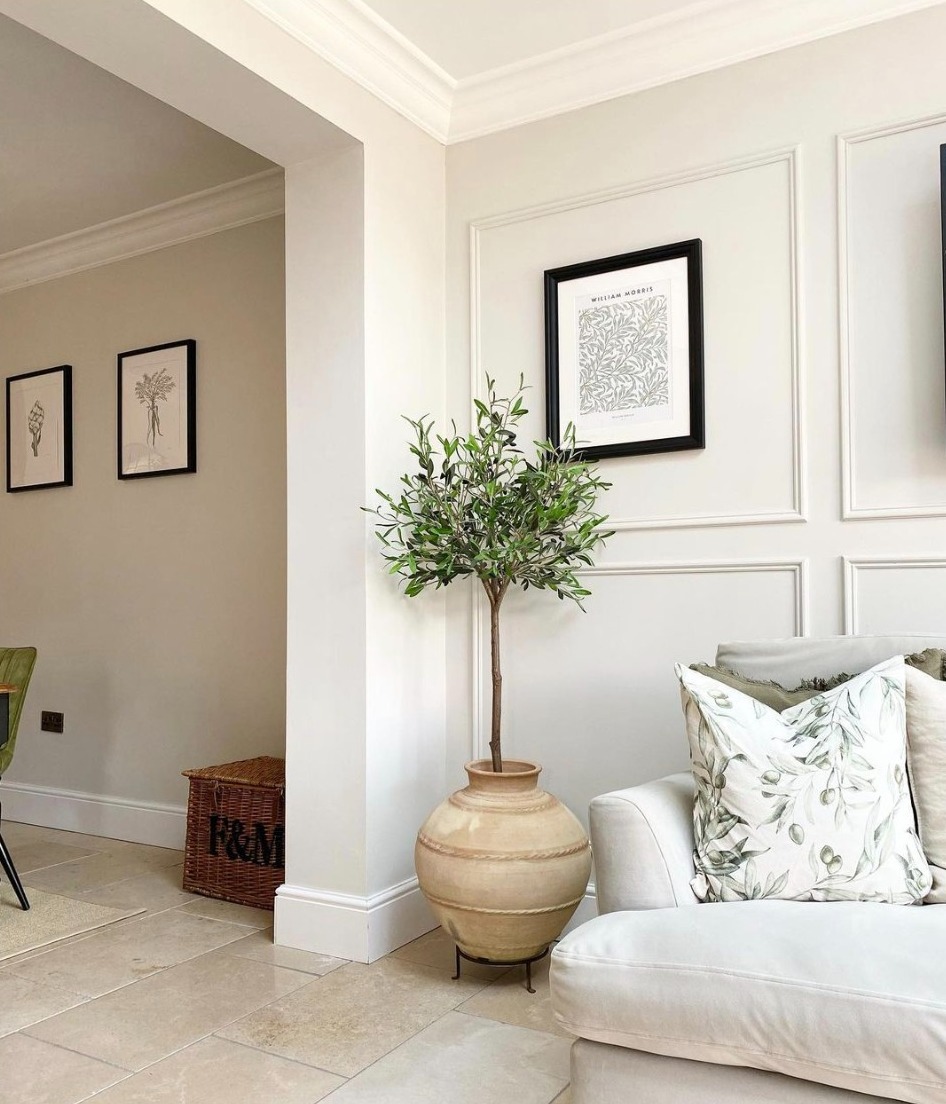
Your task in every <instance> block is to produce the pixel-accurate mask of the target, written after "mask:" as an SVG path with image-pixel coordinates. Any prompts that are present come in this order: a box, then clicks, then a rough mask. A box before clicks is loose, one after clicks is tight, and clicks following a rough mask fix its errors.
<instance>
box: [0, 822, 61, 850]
mask: <svg viewBox="0 0 946 1104" xmlns="http://www.w3.org/2000/svg"><path fill="white" fill-rule="evenodd" d="M48 831H49V829H48V828H40V827H38V826H37V825H35V824H21V823H19V821H16V820H4V821H2V822H0V832H2V833H3V838H4V839H5V840H6V841H7V845H8V846H9V847H11V848H12V847H13V846H14V844H20V843H23V844H26V843H38V842H39V841H41V840H47V839H48V838H49V837H48V835H47V833H48Z"/></svg>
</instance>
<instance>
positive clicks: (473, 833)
mask: <svg viewBox="0 0 946 1104" xmlns="http://www.w3.org/2000/svg"><path fill="white" fill-rule="evenodd" d="M465 769H466V773H467V775H468V776H469V779H470V782H469V785H468V786H467V787H466V789H463V790H457V792H456V793H455V794H451V796H450V797H448V798H447V800H446V801H444V802H443V803H442V804H441V805H438V806H437V808H436V809H434V811H433V812H432V813H431V814H430V816H429V817H428V818H427V820H426V822H425V824H424V826H423V827H422V828H421V830H420V832H418V834H417V846H416V848H415V850H414V861H415V864H416V866H417V878H418V880H419V882H420V888H421V889H422V890H423V893H424V896H425V897H426V898H427V900H428V901H429V902H430V905H431V907H432V908H433V910H434V912H435V913H436V915H437V917H438V918H439V920H440V923H441V924H442V925H443V927H444V929H445V930H446V931H447V932H448V933H449V934H450V937H451V938H452V939H453V940H454V941H455V942H456V943H457V945H458V946H459V948H460V950H461V951H463V952H464V953H466V954H468V955H471V956H473V957H475V958H488V959H492V960H493V961H496V962H510V961H513V960H515V959H523V958H531V957H532V956H533V955H537V954H541V953H542V951H544V950H545V948H546V947H547V946H548V945H549V944H550V943H551V942H552V940H553V939H556V938H557V937H558V936H559V935H561V933H562V929H563V928H564V927H565V925H566V924H567V923H568V921H569V919H570V918H571V916H572V913H573V912H574V911H575V909H576V908H577V907H578V903H579V902H580V901H581V899H582V897H583V896H584V893H585V888H586V887H587V885H588V876H589V874H590V873H591V844H590V843H589V842H588V837H587V836H586V835H585V831H584V829H583V828H582V826H581V824H580V823H579V822H578V820H577V819H576V817H575V816H574V815H573V814H572V813H571V812H569V810H568V809H566V808H565V806H564V805H563V804H562V803H561V802H560V801H559V800H558V799H557V798H555V797H553V796H552V795H551V794H548V793H545V791H544V790H540V789H539V788H538V778H539V772H540V771H541V769H542V768H541V767H538V766H536V765H535V763H529V762H526V761H525V760H520V759H506V760H503V772H502V773H501V774H496V773H494V772H493V770H492V768H491V766H490V762H489V760H488V759H478V760H476V761H475V762H473V763H467V765H466V768H465Z"/></svg>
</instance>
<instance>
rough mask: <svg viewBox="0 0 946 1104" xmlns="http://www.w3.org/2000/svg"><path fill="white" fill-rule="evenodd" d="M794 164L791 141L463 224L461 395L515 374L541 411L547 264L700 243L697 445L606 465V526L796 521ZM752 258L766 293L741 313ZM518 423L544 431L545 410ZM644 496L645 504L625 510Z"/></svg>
mask: <svg viewBox="0 0 946 1104" xmlns="http://www.w3.org/2000/svg"><path fill="white" fill-rule="evenodd" d="M798 165H799V151H798V149H797V148H796V147H790V148H785V149H780V150H775V151H771V152H765V153H761V154H757V155H753V156H750V157H746V158H741V159H737V160H732V161H725V162H721V163H719V164H714V165H707V166H703V167H700V168H697V169H693V170H690V171H687V172H683V173H675V174H671V175H667V176H662V177H658V178H655V179H651V180H644V181H638V182H634V183H630V184H627V185H624V186H622V187H620V188H614V189H609V190H606V191H598V192H592V193H589V194H585V195H579V196H573V197H570V198H567V199H564V200H561V201H558V202H554V203H547V204H542V205H538V206H534V207H528V208H524V209H519V210H514V211H508V212H505V213H503V214H499V215H496V216H493V217H490V218H485V219H478V220H475V221H474V222H473V223H472V225H471V230H470V265H471V269H470V320H471V335H470V344H471V369H470V373H471V378H470V392H471V395H473V396H479V397H482V393H483V389H484V379H485V374H486V373H487V372H489V373H490V374H491V375H494V376H498V377H499V379H500V383H501V386H507V387H508V386H511V385H514V381H515V378H516V377H517V375H518V372H519V371H520V370H522V371H524V372H525V375H526V379H527V382H528V383H529V384H530V385H531V386H532V387H533V388H534V391H533V392H532V395H534V396H536V398H533V400H532V405H533V406H535V407H537V408H540V407H541V406H542V402H541V396H542V394H543V393H544V370H545V369H544V362H542V361H539V362H536V358H535V355H534V348H535V344H536V341H535V339H536V333H537V332H539V333H540V332H541V326H542V318H541V286H542V284H541V281H542V271H543V269H544V268H547V267H554V266H556V265H559V264H567V263H570V262H573V261H580V260H590V259H591V258H593V257H596V256H607V255H609V254H614V253H621V252H629V251H631V250H633V249H638V248H644V247H646V246H648V245H655V244H661V243H664V242H668V241H675V240H682V239H684V238H688V237H702V238H703V243H704V260H703V266H704V295H705V299H706V307H705V317H706V334H705V356H706V373H707V424H708V427H709V432H708V437H707V449H706V451H705V453H702V452H683V453H670V454H668V453H664V454H661V455H657V456H649V457H634V458H631V459H624V460H617V461H610V462H608V463H607V464H606V465H605V468H604V474H605V476H606V477H607V478H609V479H613V482H614V484H615V489H614V491H612V492H611V495H609V497H608V500H607V501H606V502H605V505H604V508H605V509H606V510H608V511H609V512H610V513H611V515H612V517H611V519H610V520H609V522H608V526H609V528H613V529H616V530H633V529H651V528H653V529H663V528H675V527H684V526H697V525H698V526H704V525H707V526H708V525H755V524H772V523H775V522H792V521H804V520H805V504H806V491H805V439H804V400H803V382H802V375H803V374H802V370H801V365H800V327H801V311H800V263H799V243H798V236H799V224H800V212H799V188H798V172H799V168H798ZM616 225H619V226H620V227H621V229H620V231H619V232H618V233H615V226H616ZM550 240H553V241H554V242H555V244H554V246H551V247H550ZM750 267H757V272H756V276H755V278H756V279H757V280H758V281H759V282H760V283H764V284H765V285H766V286H767V287H773V288H775V289H777V290H776V291H775V292H774V294H772V295H771V296H769V295H767V296H766V297H765V300H764V301H763V302H759V303H756V304H754V310H753V311H746V310H745V309H744V307H743V306H741V305H740V299H741V295H740V294H738V293H737V292H736V291H734V290H733V289H735V288H738V286H739V283H740V282H741V281H744V279H745V272H746V270H747V269H748V268H750ZM536 289H539V290H538V292H537V290H536ZM539 344H540V345H541V340H540V341H539ZM724 366H725V368H726V369H727V371H723V370H722V369H723V367H724ZM530 397H531V396H530ZM773 411H775V412H776V413H775V414H773ZM529 428H530V430H532V431H533V432H534V434H535V435H537V436H539V435H541V436H544V435H545V425H544V415H543V413H542V411H541V410H540V409H536V410H534V411H533V412H532V415H531V421H530V424H529ZM640 500H644V501H645V502H647V501H648V500H649V502H650V507H651V508H650V509H647V508H645V509H644V511H643V512H636V511H634V512H632V510H633V508H634V506H636V504H637V503H638V502H639V501H640ZM661 500H664V501H669V502H671V503H673V504H674V505H675V506H676V507H677V508H676V509H670V510H667V511H664V510H661V509H659V508H658V507H659V503H660V502H661ZM707 505H708V507H709V508H707Z"/></svg>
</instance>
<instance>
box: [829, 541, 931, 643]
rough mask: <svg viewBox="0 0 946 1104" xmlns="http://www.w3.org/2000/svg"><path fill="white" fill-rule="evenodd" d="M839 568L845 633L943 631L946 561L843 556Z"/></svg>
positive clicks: (916, 558)
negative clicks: (841, 576)
mask: <svg viewBox="0 0 946 1104" xmlns="http://www.w3.org/2000/svg"><path fill="white" fill-rule="evenodd" d="M842 564H843V571H844V631H845V632H848V633H881V634H887V633H891V634H898V633H932V634H937V635H938V634H941V633H942V632H943V626H944V625H946V585H944V584H946V557H936V556H925V557H910V556H906V557H899V558H891V557H884V556H864V557H860V558H850V559H849V558H847V557H845V558H844V560H843V561H842Z"/></svg>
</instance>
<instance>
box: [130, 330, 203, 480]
mask: <svg viewBox="0 0 946 1104" xmlns="http://www.w3.org/2000/svg"><path fill="white" fill-rule="evenodd" d="M195 471H197V342H196V341H194V340H193V339H188V340H187V341H171V342H168V343H167V344H166V345H152V346H150V347H149V348H147V349H133V350H131V351H130V352H127V353H119V354H118V478H119V479H143V478H145V477H148V476H154V475H179V474H181V473H183V472H195Z"/></svg>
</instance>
